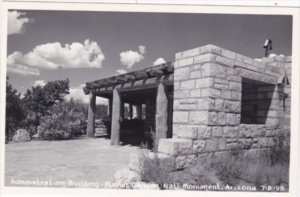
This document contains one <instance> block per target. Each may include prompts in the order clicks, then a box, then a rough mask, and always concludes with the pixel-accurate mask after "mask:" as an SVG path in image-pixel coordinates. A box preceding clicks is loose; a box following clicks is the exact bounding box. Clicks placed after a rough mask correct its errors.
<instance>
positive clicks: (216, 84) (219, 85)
mask: <svg viewBox="0 0 300 197" xmlns="http://www.w3.org/2000/svg"><path fill="white" fill-rule="evenodd" d="M214 88H216V89H220V90H227V89H229V86H228V85H223V84H218V83H215V84H214Z"/></svg>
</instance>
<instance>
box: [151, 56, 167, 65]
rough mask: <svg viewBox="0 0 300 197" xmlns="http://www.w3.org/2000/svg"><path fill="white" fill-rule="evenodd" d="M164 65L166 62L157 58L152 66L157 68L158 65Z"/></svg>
mask: <svg viewBox="0 0 300 197" xmlns="http://www.w3.org/2000/svg"><path fill="white" fill-rule="evenodd" d="M164 63H166V60H165V59H164V58H162V57H160V58H157V59H156V60H155V61H154V62H153V65H154V66H157V65H160V64H164Z"/></svg>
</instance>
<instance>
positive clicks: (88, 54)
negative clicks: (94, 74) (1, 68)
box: [7, 39, 105, 75]
mask: <svg viewBox="0 0 300 197" xmlns="http://www.w3.org/2000/svg"><path fill="white" fill-rule="evenodd" d="M104 59H105V56H104V54H103V53H102V51H101V49H100V47H99V46H98V44H97V43H96V42H93V41H90V40H89V39H87V40H85V41H84V43H79V42H73V43H72V44H66V45H65V46H62V45H61V44H60V43H59V42H54V43H46V44H41V45H38V46H36V47H35V48H34V49H33V50H32V51H30V52H29V53H26V54H22V53H21V52H19V51H15V52H14V53H12V54H10V55H9V56H8V57H7V66H8V68H15V69H8V70H9V71H11V72H16V73H19V74H21V72H22V71H23V70H30V71H31V72H27V75H29V74H32V75H39V72H37V70H36V69H35V70H34V71H33V70H32V69H34V68H43V69H51V70H54V69H58V68H64V69H70V68H102V62H103V60H104ZM16 67H17V68H16ZM26 67H27V68H26Z"/></svg>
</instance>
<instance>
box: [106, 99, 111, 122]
mask: <svg viewBox="0 0 300 197" xmlns="http://www.w3.org/2000/svg"><path fill="white" fill-rule="evenodd" d="M107 113H108V114H107V115H108V118H109V120H110V121H111V116H112V98H109V99H108V109H107Z"/></svg>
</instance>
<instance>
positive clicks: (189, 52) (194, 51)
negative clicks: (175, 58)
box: [182, 48, 200, 58]
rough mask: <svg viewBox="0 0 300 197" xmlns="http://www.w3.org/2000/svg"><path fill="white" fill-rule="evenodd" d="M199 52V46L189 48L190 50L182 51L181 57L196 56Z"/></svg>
mask: <svg viewBox="0 0 300 197" xmlns="http://www.w3.org/2000/svg"><path fill="white" fill-rule="evenodd" d="M199 54H200V49H199V48H195V49H190V50H187V51H183V52H182V58H187V57H193V56H196V55H199Z"/></svg>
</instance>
